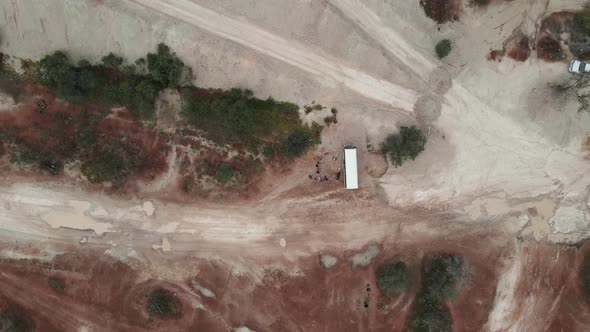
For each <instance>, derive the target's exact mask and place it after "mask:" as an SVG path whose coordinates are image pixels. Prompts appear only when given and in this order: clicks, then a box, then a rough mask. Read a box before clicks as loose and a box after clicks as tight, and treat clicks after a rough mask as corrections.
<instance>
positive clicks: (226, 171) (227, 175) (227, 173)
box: [215, 163, 235, 183]
mask: <svg viewBox="0 0 590 332" xmlns="http://www.w3.org/2000/svg"><path fill="white" fill-rule="evenodd" d="M234 173H235V172H234V169H233V167H232V166H231V165H230V164H228V163H222V164H221V165H220V166H219V168H218V169H217V172H215V180H217V182H219V183H227V182H228V181H229V180H231V179H232V178H233V177H234Z"/></svg>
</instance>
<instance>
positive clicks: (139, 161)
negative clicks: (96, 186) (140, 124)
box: [80, 141, 144, 186]
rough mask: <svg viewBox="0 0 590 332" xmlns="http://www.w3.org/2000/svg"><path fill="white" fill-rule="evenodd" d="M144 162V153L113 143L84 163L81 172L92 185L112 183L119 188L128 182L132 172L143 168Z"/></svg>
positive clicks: (116, 142)
mask: <svg viewBox="0 0 590 332" xmlns="http://www.w3.org/2000/svg"><path fill="white" fill-rule="evenodd" d="M143 162H144V156H143V153H142V151H140V150H137V149H135V148H130V147H125V146H123V145H122V144H121V143H120V142H118V141H112V142H111V143H110V144H108V145H106V146H105V147H103V149H102V150H101V151H100V153H97V154H96V156H95V157H94V158H92V159H90V160H87V161H85V162H84V163H82V166H81V167H80V172H81V173H82V174H83V175H84V176H85V177H86V178H87V179H88V181H90V182H91V183H102V182H111V183H112V184H113V185H115V186H118V185H122V184H123V183H125V182H126V181H127V178H128V177H129V175H131V171H132V170H137V169H139V168H141V167H142V166H143Z"/></svg>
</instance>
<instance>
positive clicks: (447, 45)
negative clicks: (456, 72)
mask: <svg viewBox="0 0 590 332" xmlns="http://www.w3.org/2000/svg"><path fill="white" fill-rule="evenodd" d="M452 49H453V43H451V41H450V40H448V39H443V40H441V41H439V42H438V43H437V44H436V46H435V48H434V50H435V51H436V56H438V58H439V59H443V58H446V57H447V55H449V53H451V50H452Z"/></svg>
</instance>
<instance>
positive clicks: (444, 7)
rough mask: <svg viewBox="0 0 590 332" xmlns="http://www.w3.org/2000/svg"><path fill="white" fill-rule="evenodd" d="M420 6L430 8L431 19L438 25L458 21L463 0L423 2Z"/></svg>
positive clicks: (425, 0)
mask: <svg viewBox="0 0 590 332" xmlns="http://www.w3.org/2000/svg"><path fill="white" fill-rule="evenodd" d="M420 5H421V6H422V7H423V8H428V10H427V12H428V13H429V17H430V18H431V19H432V20H434V21H435V22H436V23H438V24H443V23H446V22H452V21H458V20H459V16H460V13H461V8H462V5H461V0H421V1H420Z"/></svg>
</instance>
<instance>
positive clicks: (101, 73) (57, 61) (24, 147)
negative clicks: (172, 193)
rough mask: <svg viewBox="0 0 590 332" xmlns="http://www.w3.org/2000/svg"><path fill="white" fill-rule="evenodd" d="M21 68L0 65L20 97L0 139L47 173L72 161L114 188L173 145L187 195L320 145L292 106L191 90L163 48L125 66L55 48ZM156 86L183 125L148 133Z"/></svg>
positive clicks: (160, 165)
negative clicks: (175, 102)
mask: <svg viewBox="0 0 590 332" xmlns="http://www.w3.org/2000/svg"><path fill="white" fill-rule="evenodd" d="M4 63H5V61H4V62H2V64H4ZM21 64H22V66H23V68H25V67H26V68H25V74H23V75H18V74H16V72H13V71H11V70H9V69H10V66H4V65H3V66H2V68H1V69H2V70H1V72H2V75H0V89H2V90H3V91H7V90H8V88H9V87H16V91H15V96H17V95H18V94H20V93H22V94H25V95H26V97H27V99H26V102H24V103H23V106H21V107H20V109H19V112H3V113H2V114H0V141H2V142H4V145H3V147H5V148H6V152H7V153H8V154H9V155H10V161H11V162H12V163H13V164H15V165H20V166H26V167H29V168H30V167H34V168H36V169H39V170H44V171H46V172H49V174H52V175H59V174H62V173H63V169H64V166H65V165H67V164H69V163H72V162H75V161H80V164H79V165H80V168H79V169H80V172H81V174H82V175H84V176H85V177H86V178H87V179H88V180H89V182H91V183H96V184H110V185H111V188H114V189H117V188H122V187H124V185H125V184H126V183H128V181H129V179H131V178H134V177H135V178H137V176H143V177H146V178H147V179H148V180H150V179H154V178H155V176H156V175H157V174H159V173H161V172H162V171H163V170H164V169H165V165H166V161H165V153H167V152H168V151H170V149H171V148H174V149H176V152H177V153H178V158H180V159H181V160H182V161H183V163H182V169H181V170H180V171H181V176H182V177H183V178H184V179H185V181H183V183H182V188H183V189H185V191H186V192H187V193H188V192H199V193H201V192H202V191H203V190H208V189H207V188H209V189H211V188H212V187H215V186H218V187H224V188H226V189H227V188H229V187H232V189H236V188H239V187H245V186H244V184H247V183H251V181H253V179H255V178H256V177H257V175H259V174H261V173H262V172H263V171H264V169H265V167H264V165H263V161H269V162H273V160H278V161H281V162H282V161H284V160H287V159H290V158H295V157H298V156H300V155H302V154H303V153H305V152H306V151H307V150H308V149H310V148H312V147H313V146H314V145H316V144H319V143H320V135H321V130H322V126H320V125H318V124H316V123H313V124H312V125H306V124H304V123H303V122H302V121H301V119H300V118H299V112H298V110H299V108H298V106H297V105H294V104H292V103H288V102H281V101H275V100H274V99H272V98H267V99H264V100H263V99H259V98H256V97H255V96H254V94H253V93H252V91H249V90H241V89H231V90H221V89H201V88H198V87H194V86H192V85H191V81H192V79H193V74H192V71H191V69H190V68H189V67H187V66H185V65H184V63H183V62H182V61H181V60H180V59H179V58H178V56H177V55H176V54H175V53H174V52H172V51H171V50H170V48H169V47H168V46H166V45H164V44H160V45H158V48H157V50H156V52H154V53H148V54H147V55H146V57H144V58H141V59H139V60H137V61H135V62H133V63H129V62H127V61H126V60H125V59H123V58H122V57H120V56H118V55H116V54H114V53H110V54H108V55H106V56H104V57H103V58H102V61H101V63H99V64H94V63H90V62H89V61H87V60H81V61H79V62H78V63H73V62H72V61H71V59H70V58H69V57H68V55H67V54H66V53H64V52H61V51H57V52H54V53H52V54H49V55H47V56H45V57H43V59H42V60H41V61H39V62H33V61H23V62H22V63H21ZM31 80H32V81H31ZM4 85H6V88H7V89H5V86H4ZM164 88H173V89H178V90H179V91H180V93H181V96H182V111H181V115H182V116H183V118H184V120H185V121H183V122H181V123H179V124H178V126H179V128H178V130H176V131H175V132H174V133H164V132H158V131H156V130H155V128H154V126H153V125H154V122H152V120H153V116H154V115H155V99H156V97H157V96H158V94H159V92H160V91H161V90H162V89H164ZM56 96H57V97H59V98H61V99H65V100H66V101H68V102H67V103H65V102H61V101H60V100H57V99H56V98H55V97H56ZM32 98H35V99H36V100H35V102H31V101H30V100H31V99H32ZM114 107H122V108H125V109H126V110H125V109H117V110H113V108H114ZM322 108H324V107H322V106H321V105H319V104H318V105H316V104H313V106H312V109H322ZM332 113H333V120H334V121H335V115H336V113H335V112H332ZM234 153H235V154H234ZM229 155H235V157H233V158H231V159H230V158H229ZM77 165H78V164H73V166H74V168H73V169H77ZM205 182H207V183H205Z"/></svg>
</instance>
